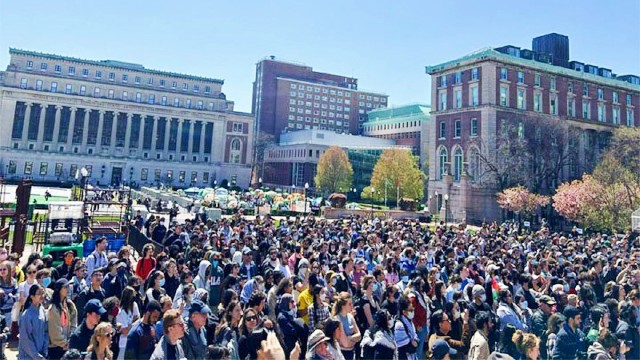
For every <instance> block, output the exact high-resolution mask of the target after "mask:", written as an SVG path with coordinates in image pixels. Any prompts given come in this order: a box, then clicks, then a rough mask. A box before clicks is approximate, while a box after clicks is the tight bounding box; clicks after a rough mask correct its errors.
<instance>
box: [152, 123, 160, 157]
mask: <svg viewBox="0 0 640 360" xmlns="http://www.w3.org/2000/svg"><path fill="white" fill-rule="evenodd" d="M159 120H160V117H159V116H154V117H153V130H151V151H156V142H157V141H158V134H157V132H158V121H159Z"/></svg>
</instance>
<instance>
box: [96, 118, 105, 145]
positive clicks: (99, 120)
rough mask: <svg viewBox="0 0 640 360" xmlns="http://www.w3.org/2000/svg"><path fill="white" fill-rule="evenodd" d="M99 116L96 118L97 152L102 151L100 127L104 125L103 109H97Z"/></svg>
mask: <svg viewBox="0 0 640 360" xmlns="http://www.w3.org/2000/svg"><path fill="white" fill-rule="evenodd" d="M99 113H100V115H99V118H98V135H97V137H96V152H97V153H98V154H101V153H102V127H103V125H104V110H99Z"/></svg>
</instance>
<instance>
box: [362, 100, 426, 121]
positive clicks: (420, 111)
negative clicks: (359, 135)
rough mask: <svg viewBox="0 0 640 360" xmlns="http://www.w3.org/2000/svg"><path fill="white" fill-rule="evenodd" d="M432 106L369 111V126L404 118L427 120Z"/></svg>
mask: <svg viewBox="0 0 640 360" xmlns="http://www.w3.org/2000/svg"><path fill="white" fill-rule="evenodd" d="M430 112H431V106H429V105H424V104H410V105H404V106H397V107H391V108H385V109H375V110H371V111H369V113H368V115H369V119H368V121H367V122H366V123H367V124H370V123H374V122H383V121H387V120H400V119H403V118H412V117H418V118H421V119H423V120H426V119H428V118H429V117H430V115H429V113H430Z"/></svg>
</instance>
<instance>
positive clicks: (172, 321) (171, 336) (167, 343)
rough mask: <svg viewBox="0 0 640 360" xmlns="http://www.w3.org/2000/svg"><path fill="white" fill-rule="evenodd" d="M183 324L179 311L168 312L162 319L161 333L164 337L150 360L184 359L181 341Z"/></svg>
mask: <svg viewBox="0 0 640 360" xmlns="http://www.w3.org/2000/svg"><path fill="white" fill-rule="evenodd" d="M184 330H185V323H184V321H182V317H181V316H180V311H179V310H177V309H171V310H168V311H167V312H166V313H165V314H164V316H163V317H162V331H163V333H164V336H162V338H161V339H160V342H159V343H158V345H156V348H155V350H154V351H153V354H152V355H151V359H150V360H165V359H184V358H185V353H184V350H183V349H182V341H181V339H182V338H183V337H184Z"/></svg>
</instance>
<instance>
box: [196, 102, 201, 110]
mask: <svg viewBox="0 0 640 360" xmlns="http://www.w3.org/2000/svg"><path fill="white" fill-rule="evenodd" d="M196 109H198V110H202V100H198V103H197V104H196Z"/></svg>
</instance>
